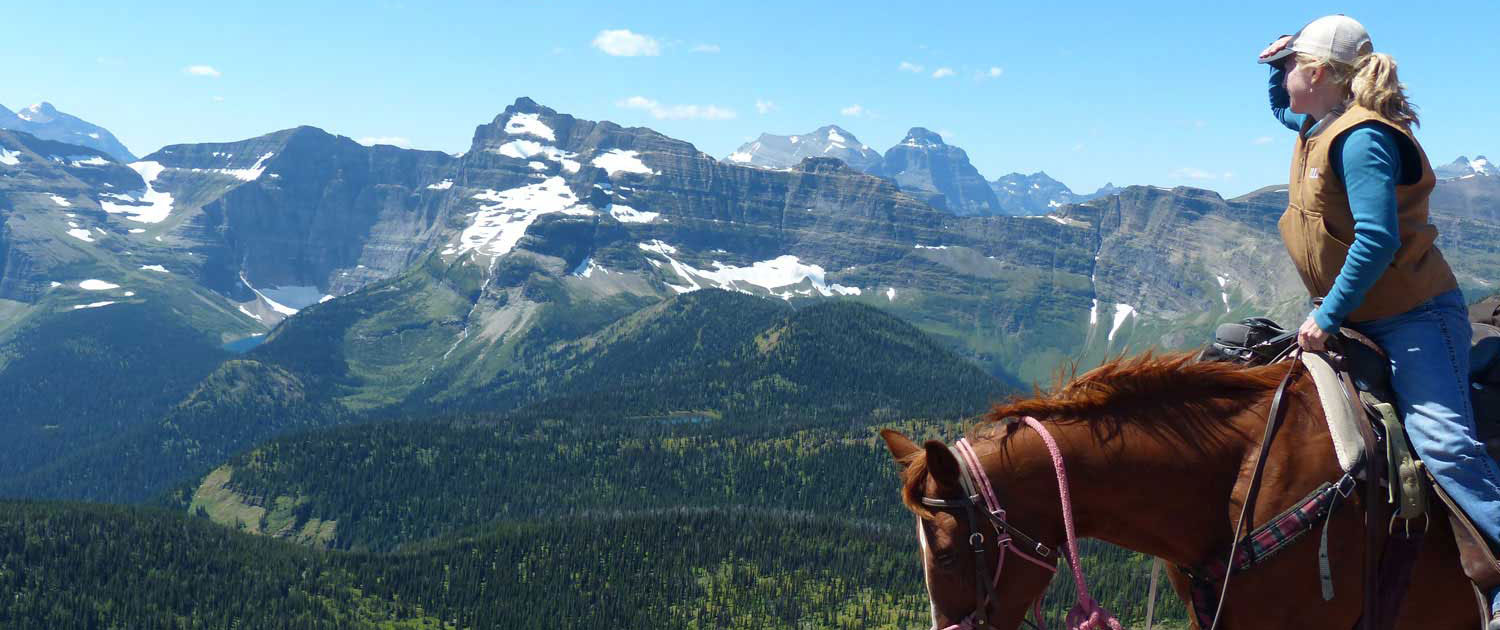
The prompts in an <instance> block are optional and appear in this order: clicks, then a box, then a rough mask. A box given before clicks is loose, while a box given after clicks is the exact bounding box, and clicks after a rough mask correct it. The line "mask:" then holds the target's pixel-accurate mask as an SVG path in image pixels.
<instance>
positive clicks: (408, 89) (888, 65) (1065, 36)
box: [0, 0, 1500, 195]
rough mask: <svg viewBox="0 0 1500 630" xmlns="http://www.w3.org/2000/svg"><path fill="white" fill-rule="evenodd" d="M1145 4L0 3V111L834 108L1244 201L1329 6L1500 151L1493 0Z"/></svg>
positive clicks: (1283, 155)
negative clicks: (1292, 40)
mask: <svg viewBox="0 0 1500 630" xmlns="http://www.w3.org/2000/svg"><path fill="white" fill-rule="evenodd" d="M1136 4H1145V3H1120V2H1071V3H1042V2H1035V3H1013V2H984V3H952V2H942V1H941V0H936V1H930V2H921V3H912V2H863V3H808V2H780V1H767V0H758V1H756V2H736V3H684V2H650V3H647V2H590V3H583V2H577V3H574V2H541V1H529V2H494V3H491V2H432V3H419V2H411V1H407V2H363V3H352V2H351V3H322V2H295V3H294V2H259V3H223V4H220V3H203V2H195V3H183V2H172V1H157V2H151V3H110V4H107V5H106V4H99V5H95V4H89V3H78V2H66V1H63V2H52V3H43V2H27V3H9V4H8V6H6V7H5V9H4V10H3V13H4V17H5V23H6V28H5V29H4V33H5V34H4V36H3V39H4V42H3V45H0V104H4V105H5V106H7V107H9V108H10V109H12V110H15V109H19V108H21V107H25V106H27V105H30V104H32V103H35V102H38V101H41V100H47V101H50V102H52V103H53V104H54V105H56V106H57V107H58V108H59V109H61V110H63V111H66V112H69V113H72V114H75V115H77V116H80V117H82V118H84V119H86V120H89V121H91V122H95V123H97V124H100V125H103V126H105V127H107V128H109V129H110V130H111V131H113V132H114V133H115V134H116V135H117V136H118V137H119V138H120V140H121V141H122V142H124V143H125V145H126V146H128V147H129V148H130V149H131V150H132V151H134V152H136V153H138V154H141V155H144V154H146V153H149V152H151V151H154V150H156V149H158V148H160V147H161V146H163V145H166V144H174V143H180V142H203V141H225V140H237V139H242V138H247V137H252V136H256V135H260V134H263V133H268V132H271V131H274V130H277V129H283V128H287V127H292V126H296V125H300V124H307V125H314V126H317V127H321V128H323V129H326V130H328V131H330V132H333V133H339V134H343V135H347V136H350V137H353V138H392V139H399V140H398V141H397V142H399V143H402V144H405V145H408V146H412V147H416V148H424V149H438V150H443V151H448V152H458V151H463V150H465V149H467V148H468V144H469V140H470V138H471V137H472V135H473V131H474V127H475V126H476V125H478V124H482V123H486V122H488V121H490V120H492V119H493V118H494V117H495V115H496V114H498V113H499V112H500V111H501V110H503V109H504V108H505V106H506V105H508V104H509V103H511V102H513V101H514V100H515V99H516V98H517V97H519V96H530V97H532V98H534V99H536V100H537V101H538V102H540V103H542V104H543V105H547V106H549V107H552V108H554V109H557V110H559V111H561V112H564V113H569V114H572V115H574V116H577V117H579V118H585V119H591V120H611V121H614V122H617V123H620V124H623V125H627V126H648V127H651V128H653V129H656V130H658V131H661V132H663V133H665V134H667V135H670V136H673V137H676V138H680V139H683V140H687V141H689V142H692V143H693V144H695V145H696V146H697V147H698V148H699V149H701V150H703V151H706V152H708V153H710V154H712V155H714V156H716V157H723V156H725V155H727V154H729V153H730V152H731V151H733V150H734V149H735V148H736V147H738V146H739V145H740V144H741V143H743V142H745V141H747V140H749V139H752V138H754V137H755V136H756V135H758V134H759V133H761V132H762V131H767V132H771V133H778V134H794V133H804V132H807V131H811V130H813V129H815V128H817V127H819V126H821V125H824V124H828V123H836V124H838V125H840V126H842V127H844V128H845V129H847V130H849V131H850V132H852V133H854V134H855V135H856V136H858V138H859V139H860V140H861V141H862V142H864V143H866V144H869V145H870V146H872V147H873V148H875V149H876V150H879V151H882V152H883V151H884V150H885V149H887V148H889V147H890V146H891V145H893V144H895V143H897V142H899V141H900V140H901V138H902V137H903V136H904V135H905V133H906V130H907V129H908V128H910V127H913V126H924V127H927V128H929V129H932V130H935V131H938V132H939V133H941V134H942V135H943V136H944V138H945V139H946V140H948V141H949V143H951V144H955V145H958V146H961V147H963V148H964V149H965V150H966V151H968V153H969V156H970V158H971V159H972V160H973V162H974V164H975V166H976V167H978V168H979V171H980V172H981V173H983V174H984V175H985V176H986V177H987V178H990V179H993V178H996V177H999V176H1001V175H1004V174H1006V173H1009V172H1014V171H1020V172H1027V173H1029V172H1033V171H1037V170H1044V171H1046V172H1047V173H1048V174H1050V175H1052V176H1053V177H1055V178H1057V179H1059V180H1060V181H1062V182H1063V183H1065V184H1067V185H1068V186H1070V187H1072V188H1073V189H1074V190H1076V191H1082V192H1086V191H1091V190H1093V189H1095V188H1097V187H1098V186H1100V185H1102V184H1104V183H1105V182H1106V181H1110V182H1114V183H1116V184H1121V185H1124V184H1156V185H1165V186H1175V185H1191V186H1199V187H1204V188H1210V189H1213V190H1218V191H1220V192H1221V193H1224V194H1226V195H1236V194H1241V193H1244V192H1247V191H1249V190H1253V189H1255V188H1258V187H1260V186H1263V185H1269V184H1276V183H1280V182H1284V181H1285V178H1286V168H1287V167H1286V165H1287V160H1288V157H1289V153H1290V150H1291V145H1292V134H1291V133H1290V132H1287V131H1284V130H1283V129H1282V128H1280V127H1279V126H1277V124H1276V123H1275V122H1274V121H1273V120H1272V119H1271V118H1270V116H1269V113H1268V110H1267V107H1266V101H1265V88H1264V84H1265V75H1266V70H1265V67H1264V66H1260V65H1257V64H1255V63H1254V57H1255V55H1256V53H1257V52H1259V50H1260V49H1261V48H1262V47H1263V46H1264V45H1265V44H1266V43H1268V42H1269V41H1270V40H1271V39H1273V38H1274V37H1275V36H1276V35H1279V34H1282V33H1288V32H1291V31H1294V30H1296V29H1297V28H1298V27H1300V26H1301V25H1302V24H1304V23H1306V22H1307V21H1308V20H1310V19H1312V18H1315V17H1318V16H1320V15H1324V14H1327V13H1337V12H1341V11H1342V12H1349V13H1350V14H1351V15H1352V16H1353V17H1355V18H1357V19H1359V20H1360V21H1362V22H1363V23H1364V24H1365V26H1366V27H1367V28H1369V30H1370V32H1371V35H1372V37H1373V39H1374V42H1375V47H1376V49H1377V50H1380V51H1384V52H1388V53H1390V54H1392V55H1393V56H1395V58H1396V60H1397V61H1398V62H1399V63H1400V72H1401V77H1402V79H1403V80H1404V81H1405V82H1406V84H1407V85H1408V87H1409V94H1410V96H1411V98H1412V100H1413V101H1414V102H1416V103H1417V104H1418V106H1419V107H1421V112H1422V115H1423V116H1422V118H1423V125H1422V128H1421V130H1420V131H1419V132H1418V138H1419V140H1421V141H1422V143H1423V144H1424V146H1425V147H1426V148H1427V151H1428V154H1429V156H1430V158H1431V159H1432V161H1433V162H1434V163H1438V164H1441V163H1446V162H1449V161H1451V160H1452V159H1453V158H1454V157H1456V156H1458V155H1460V154H1463V155H1468V156H1470V157H1473V156H1474V155H1476V154H1481V153H1485V152H1490V154H1491V155H1494V156H1495V157H1500V155H1497V154H1500V118H1497V115H1496V105H1497V103H1500V82H1497V81H1495V80H1494V78H1495V77H1496V76H1497V67H1500V63H1497V62H1500V43H1497V41H1500V40H1497V38H1496V37H1495V36H1494V28H1495V26H1496V25H1497V24H1500V3H1494V2H1487V1H1481V2H1464V3H1448V2H1429V3H1424V4H1423V5H1422V8H1421V10H1417V11H1414V10H1412V6H1413V5H1412V4H1411V3H1410V2H1402V3H1395V2H1361V3H1358V4H1355V5H1338V4H1332V3H1324V2H1303V3H1300V4H1277V5H1274V6H1276V7H1277V8H1276V9H1275V10H1270V9H1267V8H1266V7H1267V6H1272V5H1267V4H1266V3H1257V4H1256V5H1253V6H1252V5H1250V4H1245V5H1244V6H1243V7H1236V8H1224V7H1217V6H1211V5H1212V3H1202V2H1155V3H1150V6H1149V7H1141V6H1134V5H1136ZM215 5H217V6H215ZM609 31H628V33H614V34H612V35H611V34H610V33H607V32H609ZM611 53H613V54H611ZM622 53H634V55H633V56H627V55H623V54H622ZM651 53H654V54H651ZM950 72H951V74H950Z"/></svg>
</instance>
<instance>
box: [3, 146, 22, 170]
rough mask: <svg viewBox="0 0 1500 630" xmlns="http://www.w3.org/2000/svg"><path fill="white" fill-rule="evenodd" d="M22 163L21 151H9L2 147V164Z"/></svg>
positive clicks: (13, 164)
mask: <svg viewBox="0 0 1500 630" xmlns="http://www.w3.org/2000/svg"><path fill="white" fill-rule="evenodd" d="M20 163H21V153H20V152H19V151H7V150H5V149H0V164H4V165H7V166H15V165H17V164H20Z"/></svg>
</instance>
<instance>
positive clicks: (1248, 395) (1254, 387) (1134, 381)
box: [981, 352, 1293, 448]
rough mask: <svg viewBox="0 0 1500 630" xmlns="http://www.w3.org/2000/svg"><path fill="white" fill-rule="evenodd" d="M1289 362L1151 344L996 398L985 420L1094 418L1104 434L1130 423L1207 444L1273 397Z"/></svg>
mask: <svg viewBox="0 0 1500 630" xmlns="http://www.w3.org/2000/svg"><path fill="white" fill-rule="evenodd" d="M1290 367H1291V364H1290V363H1277V364H1272V365H1267V366H1259V367H1244V366H1242V365H1238V364H1234V363H1226V362H1220V361H1198V360H1197V353H1193V352H1186V353H1167V354H1155V353H1152V352H1146V353H1143V354H1141V355H1138V356H1135V357H1131V358H1126V357H1120V358H1117V359H1114V360H1112V361H1109V362H1107V363H1105V364H1104V365H1101V366H1099V367H1096V368H1094V369H1092V370H1089V371H1087V372H1085V373H1084V374H1083V375H1082V376H1076V377H1073V378H1071V379H1068V378H1066V373H1065V374H1063V375H1060V376H1059V378H1058V382H1057V384H1056V385H1055V386H1054V387H1053V389H1052V391H1050V392H1042V391H1041V390H1034V392H1033V394H1032V396H1030V397H1026V398H1022V397H1013V398H1011V399H1010V400H1008V401H1006V402H1003V403H1000V404H997V405H995V406H994V407H993V408H991V409H990V411H989V413H987V414H985V416H984V418H982V419H981V424H990V423H1000V422H1004V421H1005V420H1006V419H1007V418H1019V417H1022V416H1033V417H1036V418H1038V419H1049V420H1052V421H1055V422H1062V423H1068V422H1085V423H1088V424H1089V426H1090V427H1092V428H1094V429H1095V430H1096V432H1097V435H1098V437H1099V438H1100V439H1110V438H1113V437H1115V436H1117V435H1118V434H1119V432H1120V431H1121V429H1123V428H1125V427H1127V426H1128V427H1136V428H1139V429H1141V430H1143V431H1145V432H1147V433H1149V434H1152V435H1154V436H1157V437H1164V438H1171V439H1175V440H1178V441H1181V442H1183V443H1184V446H1187V447H1190V448H1191V447H1194V446H1204V445H1205V444H1204V441H1205V440H1206V441H1207V442H1208V443H1213V442H1217V441H1218V440H1219V439H1220V438H1221V437H1222V435H1223V433H1224V432H1225V431H1226V430H1232V426H1230V424H1229V423H1228V422H1226V421H1225V419H1226V418H1227V417H1229V416H1232V415H1234V414H1236V413H1238V412H1242V411H1244V410H1245V409H1247V408H1250V407H1252V406H1255V405H1257V404H1260V403H1269V396H1270V394H1271V392H1272V391H1274V390H1275V389H1276V386H1277V385H1279V384H1280V383H1281V379H1282V377H1284V376H1286V372H1287V370H1288V369H1290ZM1288 394H1289V395H1291V394H1293V392H1290V391H1289V392H1288Z"/></svg>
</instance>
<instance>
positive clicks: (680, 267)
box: [637, 240, 860, 300]
mask: <svg viewBox="0 0 1500 630" xmlns="http://www.w3.org/2000/svg"><path fill="white" fill-rule="evenodd" d="M637 246H638V247H640V248H641V249H642V250H644V251H647V252H651V253H654V254H657V255H660V256H662V257H664V258H666V259H667V262H668V264H670V265H671V266H672V270H673V271H675V272H677V276H678V277H679V278H682V279H683V280H686V281H687V282H688V284H689V285H690V286H687V287H680V286H677V285H672V284H668V285H667V286H669V287H672V288H673V290H675V291H677V292H678V293H686V292H688V291H696V290H698V289H701V288H703V287H705V286H712V287H717V288H720V289H724V290H727V291H745V289H744V288H742V287H740V286H739V284H748V285H753V286H757V287H760V288H762V289H765V290H766V291H768V292H769V293H770V294H771V295H774V296H776V297H779V298H781V299H784V300H790V299H792V297H794V296H795V295H796V294H797V293H796V292H793V291H781V292H779V293H778V292H777V291H776V289H780V288H782V287H788V286H794V285H798V284H802V283H803V282H807V283H809V284H811V285H812V289H811V291H816V292H817V293H818V294H820V295H822V296H824V297H829V296H832V295H835V294H838V295H859V294H860V289H859V288H858V287H846V286H843V285H840V284H833V285H829V284H828V283H827V282H826V281H825V272H824V271H823V268H822V267H820V266H818V265H809V264H805V263H803V262H802V261H801V260H799V259H798V258H797V257H796V256H792V255H790V254H788V255H784V256H777V257H775V258H772V259H770V260H763V261H757V262H753V263H750V266H748V267H736V266H732V265H726V264H724V263H721V262H719V261H717V260H716V261H713V262H712V263H711V264H712V265H713V269H711V270H709V269H698V268H695V267H693V266H691V265H688V264H685V263H683V262H681V261H679V260H677V259H676V258H673V257H672V256H671V254H675V253H677V248H675V247H672V246H671V245H668V244H666V243H663V242H662V241H660V240H653V241H649V242H646V243H638V244H637ZM803 294H804V295H811V293H810V292H805V293H803Z"/></svg>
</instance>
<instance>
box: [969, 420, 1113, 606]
mask: <svg viewBox="0 0 1500 630" xmlns="http://www.w3.org/2000/svg"><path fill="white" fill-rule="evenodd" d="M1021 421H1022V422H1025V423H1026V425H1027V426H1030V427H1031V428H1033V429H1036V431H1037V433H1040V434H1041V436H1042V441H1043V442H1045V443H1046V444H1047V453H1048V454H1049V455H1051V456H1052V468H1053V470H1054V471H1055V472H1056V473H1057V492H1058V496H1059V497H1060V498H1061V502H1062V513H1063V528H1064V530H1065V531H1066V532H1067V536H1068V549H1067V551H1068V567H1069V568H1071V569H1072V573H1073V585H1074V587H1075V588H1076V589H1077V595H1078V597H1077V599H1078V603H1077V605H1075V606H1073V609H1072V610H1070V611H1068V616H1067V619H1066V625H1067V628H1068V630H1124V626H1123V625H1122V624H1121V623H1120V620H1119V619H1118V618H1116V617H1115V616H1114V614H1112V613H1110V612H1109V611H1108V610H1105V609H1104V607H1103V606H1100V605H1099V602H1097V601H1095V600H1094V598H1093V597H1090V596H1089V589H1088V585H1087V583H1086V582H1085V581H1084V578H1083V567H1081V566H1079V563H1078V536H1077V534H1075V533H1074V530H1073V499H1072V496H1071V495H1070V494H1069V493H1068V472H1067V468H1066V467H1065V466H1064V465H1063V458H1062V450H1061V449H1059V448H1058V447H1057V441H1056V440H1054V439H1052V434H1051V433H1049V432H1048V431H1047V427H1046V426H1045V425H1043V424H1042V423H1041V422H1039V421H1037V419H1036V418H1033V417H1031V416H1026V417H1024V418H1021ZM954 450H956V451H958V453H959V454H960V456H961V457H962V459H963V460H964V465H965V466H966V467H968V469H969V470H971V471H973V473H974V474H973V475H971V477H973V478H974V479H975V482H976V485H977V486H978V487H979V491H980V493H981V494H982V495H983V496H984V501H985V504H986V505H987V506H988V508H989V510H990V512H991V513H993V514H994V515H995V516H996V517H998V518H1000V519H1001V520H1004V519H1005V510H1004V509H1003V508H1002V507H1000V500H999V499H998V498H997V497H996V496H995V489H994V488H993V487H992V486H990V479H989V475H986V474H984V468H982V467H981V466H980V464H979V456H978V454H976V453H975V452H974V448H973V447H972V446H970V445H969V441H968V440H967V439H961V440H959V441H958V444H957V447H956V448H955V449H954ZM1010 543H1011V539H1010V536H1008V535H1002V536H1001V538H1000V540H999V546H1000V561H999V563H998V564H997V565H996V567H995V584H994V586H995V587H996V588H998V587H999V585H1000V570H1001V569H1002V568H1003V567H1004V566H1005V553H1006V552H1007V551H1010V552H1014V553H1016V554H1018V555H1020V556H1021V557H1022V558H1025V559H1027V560H1029V561H1031V562H1032V563H1033V564H1036V565H1037V566H1040V567H1042V568H1045V569H1048V570H1050V571H1053V572H1056V571H1057V567H1056V566H1054V565H1052V564H1049V563H1046V562H1044V561H1042V560H1040V559H1038V558H1037V557H1035V556H1033V555H1031V554H1029V553H1026V552H1024V551H1022V550H1020V549H1017V548H1015V547H1014V546H1012V545H1011V544H1010ZM1041 607H1042V602H1041V599H1040V598H1038V599H1037V601H1036V603H1035V614H1036V620H1037V625H1038V626H1039V627H1042V628H1045V627H1046V622H1045V620H1044V619H1043V618H1042V614H1041ZM972 625H973V615H970V616H969V617H968V618H966V619H964V620H963V622H962V623H959V624H955V625H953V626H949V627H948V628H947V629H946V630H955V629H960V630H966V629H967V628H970V627H972Z"/></svg>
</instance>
